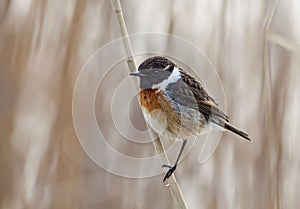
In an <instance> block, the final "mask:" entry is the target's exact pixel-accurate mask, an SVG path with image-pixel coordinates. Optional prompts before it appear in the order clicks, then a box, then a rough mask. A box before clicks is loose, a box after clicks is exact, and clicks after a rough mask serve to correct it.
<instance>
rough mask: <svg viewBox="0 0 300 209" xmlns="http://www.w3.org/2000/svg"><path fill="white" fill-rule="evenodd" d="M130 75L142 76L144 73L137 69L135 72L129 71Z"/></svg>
mask: <svg viewBox="0 0 300 209" xmlns="http://www.w3.org/2000/svg"><path fill="white" fill-rule="evenodd" d="M129 75H131V76H138V77H142V76H143V74H142V73H141V71H136V72H133V73H129Z"/></svg>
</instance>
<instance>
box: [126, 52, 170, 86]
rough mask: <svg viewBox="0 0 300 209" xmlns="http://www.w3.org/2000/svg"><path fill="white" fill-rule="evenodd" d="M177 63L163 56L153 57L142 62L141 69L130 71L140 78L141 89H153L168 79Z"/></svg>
mask: <svg viewBox="0 0 300 209" xmlns="http://www.w3.org/2000/svg"><path fill="white" fill-rule="evenodd" d="M174 66H175V64H174V63H173V62H171V61H170V60H169V59H167V58H165V57H161V56H156V57H151V58H148V59H146V60H145V61H144V62H142V63H141V64H140V66H139V69H138V70H139V71H138V72H134V73H130V75H132V76H138V77H139V78H140V88H141V89H151V88H153V86H155V85H157V84H159V83H161V82H162V81H164V80H166V79H167V78H168V77H169V76H170V75H171V73H172V71H173V69H174Z"/></svg>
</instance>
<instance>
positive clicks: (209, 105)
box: [170, 70, 229, 122]
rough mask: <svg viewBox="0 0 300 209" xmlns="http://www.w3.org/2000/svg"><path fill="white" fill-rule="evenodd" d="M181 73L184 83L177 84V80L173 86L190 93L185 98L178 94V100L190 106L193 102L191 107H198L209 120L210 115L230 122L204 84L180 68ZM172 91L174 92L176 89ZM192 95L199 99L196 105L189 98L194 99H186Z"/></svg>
mask: <svg viewBox="0 0 300 209" xmlns="http://www.w3.org/2000/svg"><path fill="white" fill-rule="evenodd" d="M180 73H181V76H182V83H183V84H179V85H178V86H177V84H178V82H177V83H176V84H174V85H173V88H179V89H181V90H180V91H179V92H188V93H186V96H183V97H184V98H182V97H180V96H178V95H176V97H175V98H179V100H180V101H177V102H180V103H182V104H183V105H186V106H190V104H191V103H192V106H191V108H197V109H198V110H199V111H200V112H201V113H202V114H203V115H204V116H205V118H206V119H207V120H208V119H209V118H210V117H216V118H220V119H224V120H225V121H227V122H228V121H229V118H228V116H227V115H225V114H224V113H223V112H222V111H221V110H220V109H219V107H218V104H217V103H216V102H215V100H214V99H213V98H212V97H211V96H209V95H208V93H207V92H206V90H205V89H204V87H203V85H201V83H199V82H198V81H197V80H196V79H195V78H193V77H192V76H191V75H189V74H187V73H185V72H184V71H183V70H180ZM170 85H171V84H170ZM176 86H177V87H176ZM177 91H178V90H177ZM171 92H174V90H173V91H171ZM175 92H176V91H175ZM190 97H193V100H196V101H197V104H196V105H195V104H194V103H193V102H191V103H190V101H189V100H191V101H192V99H187V100H186V98H190ZM173 98H174V97H173ZM180 98H181V99H180ZM177 100H178V99H177ZM182 100H183V101H182ZM184 100H186V101H184Z"/></svg>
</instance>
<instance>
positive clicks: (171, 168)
mask: <svg viewBox="0 0 300 209" xmlns="http://www.w3.org/2000/svg"><path fill="white" fill-rule="evenodd" d="M185 145H186V140H183V143H182V146H181V149H180V151H179V154H178V156H177V159H176V161H175V164H174V166H170V165H162V167H167V168H170V169H169V170H168V172H167V173H166V175H165V177H164V179H163V182H165V181H166V180H167V179H168V178H169V177H170V176H171V175H172V174H173V172H174V171H175V169H176V167H177V163H178V161H179V159H180V156H181V154H182V152H183V149H184V147H185Z"/></svg>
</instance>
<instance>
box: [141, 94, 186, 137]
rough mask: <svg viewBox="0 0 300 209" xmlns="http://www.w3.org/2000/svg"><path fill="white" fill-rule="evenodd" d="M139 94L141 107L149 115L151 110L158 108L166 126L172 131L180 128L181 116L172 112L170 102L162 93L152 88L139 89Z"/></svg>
mask: <svg viewBox="0 0 300 209" xmlns="http://www.w3.org/2000/svg"><path fill="white" fill-rule="evenodd" d="M139 96H140V103H141V106H142V108H144V109H146V110H147V111H148V113H149V115H151V112H152V111H153V110H155V109H159V110H161V111H162V112H163V113H164V115H165V117H166V119H167V124H166V128H167V129H168V130H169V131H170V132H172V133H174V132H177V131H178V130H180V125H181V117H180V115H178V114H176V113H174V112H173V110H172V108H171V106H170V103H169V102H168V101H167V100H166V98H165V96H164V95H163V93H161V92H157V91H156V90H152V89H146V90H141V91H140V93H139ZM152 116H154V115H152ZM154 117H155V116H154Z"/></svg>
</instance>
